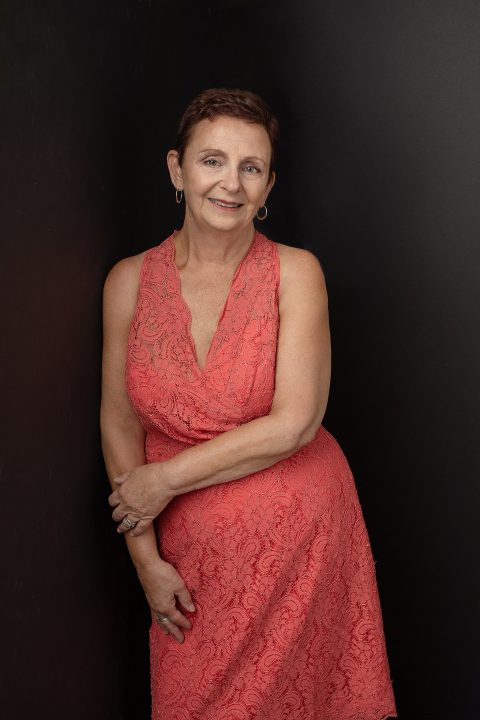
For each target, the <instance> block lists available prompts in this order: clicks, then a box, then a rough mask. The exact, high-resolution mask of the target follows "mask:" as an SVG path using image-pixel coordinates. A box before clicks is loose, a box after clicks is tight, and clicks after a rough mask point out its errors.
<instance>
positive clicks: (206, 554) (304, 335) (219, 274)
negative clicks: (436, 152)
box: [101, 89, 396, 720]
mask: <svg viewBox="0 0 480 720" xmlns="http://www.w3.org/2000/svg"><path fill="white" fill-rule="evenodd" d="M276 137H277V122H276V120H275V118H274V117H273V116H272V115H271V113H270V111H269V110H268V108H267V107H266V105H265V104H264V103H263V101H262V100H261V99H260V98H258V97H257V96H255V95H253V94H252V93H250V92H245V91H240V90H225V89H210V90H206V91H205V92H203V93H201V94H200V95H199V96H198V97H197V98H195V100H194V101H193V102H192V103H191V105H190V106H189V107H188V108H187V110H186V112H185V114H184V116H183V118H182V121H181V123H180V128H179V134H178V142H177V145H176V148H175V149H174V150H171V151H170V152H169V153H168V155H167V163H168V168H169V171H170V177H171V180H172V183H173V186H174V188H175V193H176V199H177V202H182V200H183V199H184V201H185V218H184V222H183V225H182V228H181V229H180V230H175V231H174V232H173V233H172V234H171V235H170V236H169V237H167V238H166V239H165V240H163V242H161V243H160V244H159V245H158V246H157V247H154V248H152V249H150V250H147V251H146V252H144V253H141V254H140V255H137V256H135V257H130V258H126V259H125V260H122V261H121V262H119V263H118V264H117V265H116V266H115V267H114V268H113V269H112V270H111V272H110V274H109V276H108V278H107V281H106V284H105V293H104V308H105V310H104V322H105V341H104V358H103V395H102V410H101V426H102V441H103V451H104V456H105V462H106V467H107V471H108V475H109V478H110V481H111V484H112V488H113V489H114V492H113V493H112V494H111V496H110V498H109V502H110V505H111V506H112V507H113V508H114V511H113V518H114V520H115V521H117V522H118V523H119V525H118V531H119V532H120V533H123V534H124V535H125V538H126V542H127V545H128V549H129V552H130V554H131V557H132V560H133V562H134V564H135V567H136V569H137V572H138V576H139V579H140V582H141V584H142V586H143V589H144V591H145V595H146V598H147V601H148V603H149V605H150V608H151V612H152V625H151V630H150V650H151V655H150V657H151V688H152V713H153V715H152V717H153V718H154V719H155V720H160V718H161V719H162V720H187V718H188V719H189V720H190V719H191V720H197V719H198V720H200V719H201V720H230V718H232V719H233V718H235V719H239V720H240V719H243V718H245V719H247V718H252V719H253V718H255V720H260V719H261V720H280V719H281V718H285V719H286V718H288V720H294V719H298V720H347V719H348V720H353V719H355V720H382V719H383V718H386V717H391V716H394V717H396V710H395V701H394V696H393V692H392V686H391V681H390V677H389V667H388V659H387V655H386V650H385V644H384V635H383V627H382V616H381V609H380V604H379V599H378V593H377V586H376V580H375V571H374V563H373V559H372V555H371V549H370V545H369V540H368V535H367V531H366V529H365V525H364V521H363V517H362V512H361V509H360V505H359V501H358V497H357V493H356V489H355V485H354V481H353V478H352V475H351V472H350V469H349V466H348V463H347V461H346V459H345V457H344V455H343V453H342V451H341V450H340V448H339V447H338V445H337V443H336V441H335V440H334V439H333V438H332V436H331V435H330V434H329V433H328V432H327V431H326V430H325V429H324V428H323V427H322V425H321V422H322V418H323V416H324V413H325V408H326V404H327V396H328V389H329V380H330V338H329V326H328V311H327V293H326V289H325V283H324V277H323V273H322V270H321V267H320V264H319V263H318V261H317V259H316V258H315V256H314V255H313V254H311V253H310V252H308V251H305V250H301V249H296V248H292V247H289V246H287V245H282V244H279V243H275V242H273V241H271V240H270V239H268V238H267V237H266V236H265V235H263V234H262V233H260V232H259V231H258V230H256V229H255V227H254V224H253V221H254V218H255V217H257V218H258V219H259V220H261V219H264V217H266V215H267V207H266V201H267V197H268V194H269V192H270V190H271V189H272V186H273V184H274V182H275V172H274V152H275V143H276ZM177 601H178V602H177Z"/></svg>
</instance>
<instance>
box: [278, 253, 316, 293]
mask: <svg viewBox="0 0 480 720" xmlns="http://www.w3.org/2000/svg"><path fill="white" fill-rule="evenodd" d="M275 245H276V246H277V248H278V254H279V258H280V298H281V296H282V292H284V291H285V292H289V291H290V290H292V289H293V288H295V291H296V292H297V291H298V290H299V289H301V288H303V289H304V291H305V292H306V293H311V292H312V290H315V289H316V290H317V291H318V293H319V294H320V295H326V286H325V275H324V273H323V270H322V266H321V265H320V262H319V260H318V258H317V257H316V255H314V254H313V253H312V252H310V250H304V249H302V248H296V247H291V246H290V245H284V244H283V243H275Z"/></svg>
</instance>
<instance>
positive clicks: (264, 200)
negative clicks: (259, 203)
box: [263, 172, 276, 205]
mask: <svg viewBox="0 0 480 720" xmlns="http://www.w3.org/2000/svg"><path fill="white" fill-rule="evenodd" d="M275 180H276V175H275V173H274V172H272V177H271V178H270V180H269V181H268V184H267V187H266V189H265V197H264V199H263V204H264V205H265V203H266V202H267V198H268V196H269V194H270V190H271V189H272V187H273V186H274V185H275Z"/></svg>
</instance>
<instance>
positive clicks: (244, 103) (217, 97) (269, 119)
mask: <svg viewBox="0 0 480 720" xmlns="http://www.w3.org/2000/svg"><path fill="white" fill-rule="evenodd" d="M221 115H226V116H227V117H235V118H240V120H245V121H246V122H250V123H256V124H257V125H262V127H264V128H265V130H266V132H267V134H268V137H269V139H270V145H271V148H272V156H271V160H270V168H269V176H270V177H271V175H272V172H273V170H274V165H275V156H276V150H277V144H278V132H279V127H278V120H277V118H276V117H275V116H274V115H273V114H272V113H271V111H270V109H269V107H268V105H267V104H266V102H264V100H262V98H260V97H259V96H258V95H255V93H253V92H250V90H238V89H229V88H209V89H208V90H203V92H201V93H200V94H199V95H197V96H196V97H195V98H194V99H193V100H192V102H191V103H190V105H189V106H188V107H187V109H186V110H185V112H184V113H183V116H182V119H181V120H180V125H179V127H178V132H177V142H176V145H175V149H176V150H177V152H178V159H179V162H180V164H182V160H183V155H184V153H185V149H186V147H187V145H188V141H189V139H190V135H191V133H192V129H193V127H194V126H195V125H196V124H197V123H199V122H200V121H201V120H204V119H205V118H208V119H209V120H213V119H214V118H216V117H219V116H221Z"/></svg>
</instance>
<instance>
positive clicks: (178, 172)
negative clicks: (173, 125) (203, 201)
mask: <svg viewBox="0 0 480 720" xmlns="http://www.w3.org/2000/svg"><path fill="white" fill-rule="evenodd" d="M167 165H168V171H169V173H170V179H171V181H172V184H173V186H174V187H175V188H176V189H177V190H183V175H182V168H181V165H180V163H179V160H178V152H177V150H169V151H168V153H167Z"/></svg>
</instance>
